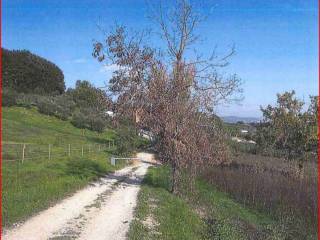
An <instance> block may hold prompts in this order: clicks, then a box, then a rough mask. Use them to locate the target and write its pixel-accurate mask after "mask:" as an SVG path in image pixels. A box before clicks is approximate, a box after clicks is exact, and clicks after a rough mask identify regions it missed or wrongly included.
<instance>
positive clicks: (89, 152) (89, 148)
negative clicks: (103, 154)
mask: <svg viewBox="0 0 320 240" xmlns="http://www.w3.org/2000/svg"><path fill="white" fill-rule="evenodd" d="M89 154H90V144H89Z"/></svg>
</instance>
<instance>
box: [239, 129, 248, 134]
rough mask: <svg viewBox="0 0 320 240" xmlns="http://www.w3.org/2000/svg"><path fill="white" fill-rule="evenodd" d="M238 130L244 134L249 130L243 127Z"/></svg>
mask: <svg viewBox="0 0 320 240" xmlns="http://www.w3.org/2000/svg"><path fill="white" fill-rule="evenodd" d="M240 132H241V133H244V134H247V133H248V132H249V131H248V130H245V129H241V130H240Z"/></svg>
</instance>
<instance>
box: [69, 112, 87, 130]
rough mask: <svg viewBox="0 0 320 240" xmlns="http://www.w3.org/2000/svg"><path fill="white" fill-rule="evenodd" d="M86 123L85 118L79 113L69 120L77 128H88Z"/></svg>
mask: <svg viewBox="0 0 320 240" xmlns="http://www.w3.org/2000/svg"><path fill="white" fill-rule="evenodd" d="M87 122H88V121H87V117H86V116H85V115H84V114H83V113H81V112H76V113H74V114H73V116H72V119H71V123H72V124H73V125H74V126H75V127H77V128H89V126H88V124H87Z"/></svg>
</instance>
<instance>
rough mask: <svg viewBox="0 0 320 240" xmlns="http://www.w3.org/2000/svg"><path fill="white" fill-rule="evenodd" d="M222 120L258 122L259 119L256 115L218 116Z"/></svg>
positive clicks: (229, 121)
mask: <svg viewBox="0 0 320 240" xmlns="http://www.w3.org/2000/svg"><path fill="white" fill-rule="evenodd" d="M220 118H221V119H222V120H223V121H224V122H227V123H237V122H239V121H242V122H244V123H251V122H259V121H260V120H261V119H260V118H257V117H237V116H223V117H220Z"/></svg>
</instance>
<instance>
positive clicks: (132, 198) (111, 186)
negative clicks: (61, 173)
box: [3, 153, 153, 240]
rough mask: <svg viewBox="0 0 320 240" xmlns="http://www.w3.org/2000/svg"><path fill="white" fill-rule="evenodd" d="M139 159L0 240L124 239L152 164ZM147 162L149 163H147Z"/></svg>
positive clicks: (147, 157)
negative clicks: (141, 184)
mask: <svg viewBox="0 0 320 240" xmlns="http://www.w3.org/2000/svg"><path fill="white" fill-rule="evenodd" d="M138 157H139V158H141V159H142V160H143V162H138V163H135V164H133V165H131V166H128V167H126V168H123V169H121V170H119V171H116V172H115V173H114V174H111V175H108V176H106V177H104V178H101V179H100V181H98V182H95V183H92V184H90V186H88V187H86V188H85V189H83V190H81V191H79V192H77V193H76V194H74V195H73V196H71V197H69V198H67V199H65V200H63V201H61V202H60V203H58V204H57V205H55V206H53V207H51V208H49V209H47V210H45V211H43V212H40V213H39V214H38V215H36V216H34V217H32V218H31V219H29V220H27V221H26V222H25V223H23V224H21V225H20V226H17V227H15V228H13V229H10V230H7V231H5V232H4V235H3V239H7V240H13V239H25V240H28V239H30V240H31V239H32V240H36V239H95V240H103V239H108V240H111V239H125V237H126V234H127V232H128V230H129V225H130V222H131V220H132V219H133V211H134V208H135V206H136V199H137V194H138V191H139V189H140V183H141V181H142V179H143V177H144V175H145V173H146V171H147V168H148V167H149V166H150V163H152V160H153V157H152V155H151V154H148V153H139V154H138ZM149 162H150V163H149Z"/></svg>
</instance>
